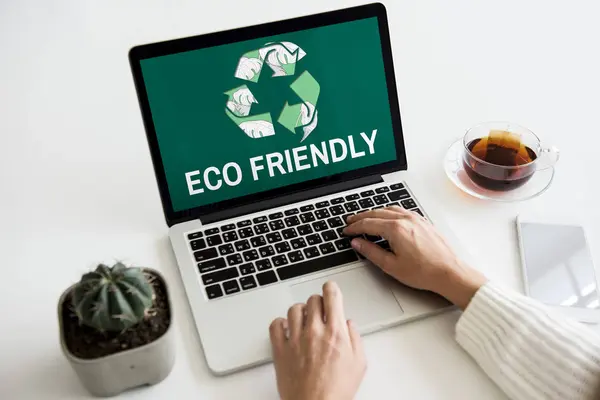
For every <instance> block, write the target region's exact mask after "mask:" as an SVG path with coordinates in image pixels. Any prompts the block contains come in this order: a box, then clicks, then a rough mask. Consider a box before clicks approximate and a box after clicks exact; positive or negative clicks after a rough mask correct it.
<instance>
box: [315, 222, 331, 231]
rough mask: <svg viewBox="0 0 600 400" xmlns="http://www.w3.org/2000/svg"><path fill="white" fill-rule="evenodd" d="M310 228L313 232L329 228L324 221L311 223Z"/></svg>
mask: <svg viewBox="0 0 600 400" xmlns="http://www.w3.org/2000/svg"><path fill="white" fill-rule="evenodd" d="M312 227H313V229H314V230H315V232H319V231H324V230H325V229H328V228H329V227H328V226H327V223H326V222H325V221H317V222H313V224H312Z"/></svg>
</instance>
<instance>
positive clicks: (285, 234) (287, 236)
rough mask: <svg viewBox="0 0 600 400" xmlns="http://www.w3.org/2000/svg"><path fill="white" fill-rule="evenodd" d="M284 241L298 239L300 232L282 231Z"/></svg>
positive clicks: (292, 229)
mask: <svg viewBox="0 0 600 400" xmlns="http://www.w3.org/2000/svg"><path fill="white" fill-rule="evenodd" d="M281 234H282V235H283V238H284V239H293V238H295V237H298V232H296V228H288V229H284V230H282V231H281Z"/></svg>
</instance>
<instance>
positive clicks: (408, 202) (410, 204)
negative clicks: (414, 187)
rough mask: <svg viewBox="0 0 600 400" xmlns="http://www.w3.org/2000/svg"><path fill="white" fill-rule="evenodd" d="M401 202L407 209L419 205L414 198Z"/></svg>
mask: <svg viewBox="0 0 600 400" xmlns="http://www.w3.org/2000/svg"><path fill="white" fill-rule="evenodd" d="M400 204H402V207H404V208H406V209H411V208H415V207H416V206H417V203H415V201H414V200H413V199H408V200H402V201H401V202H400Z"/></svg>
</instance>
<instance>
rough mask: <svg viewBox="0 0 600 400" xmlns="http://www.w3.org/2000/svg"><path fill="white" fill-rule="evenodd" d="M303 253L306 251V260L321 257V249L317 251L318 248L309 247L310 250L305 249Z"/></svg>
mask: <svg viewBox="0 0 600 400" xmlns="http://www.w3.org/2000/svg"><path fill="white" fill-rule="evenodd" d="M303 251H304V255H305V256H306V258H315V257H319V249H317V246H313V247H308V248H306V249H304V250H303Z"/></svg>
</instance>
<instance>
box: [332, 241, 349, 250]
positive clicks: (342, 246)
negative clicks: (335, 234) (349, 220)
mask: <svg viewBox="0 0 600 400" xmlns="http://www.w3.org/2000/svg"><path fill="white" fill-rule="evenodd" d="M335 247H336V248H337V249H338V250H346V249H349V248H351V247H352V246H350V239H349V238H343V239H340V240H336V241H335Z"/></svg>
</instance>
